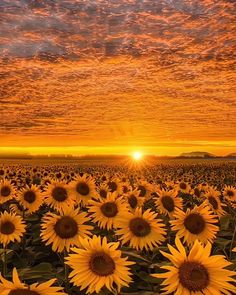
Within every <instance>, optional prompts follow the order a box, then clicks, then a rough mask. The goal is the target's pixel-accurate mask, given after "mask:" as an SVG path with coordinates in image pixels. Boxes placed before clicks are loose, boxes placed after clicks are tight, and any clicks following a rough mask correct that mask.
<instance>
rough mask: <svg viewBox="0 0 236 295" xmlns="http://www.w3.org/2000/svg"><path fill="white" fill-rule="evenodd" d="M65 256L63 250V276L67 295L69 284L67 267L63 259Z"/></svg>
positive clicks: (65, 252)
mask: <svg viewBox="0 0 236 295" xmlns="http://www.w3.org/2000/svg"><path fill="white" fill-rule="evenodd" d="M66 256H67V251H66V250H64V261H63V263H64V274H65V278H64V279H65V291H66V292H67V293H68V294H69V288H70V283H69V277H68V276H69V269H68V265H67V264H66V263H65V258H66Z"/></svg>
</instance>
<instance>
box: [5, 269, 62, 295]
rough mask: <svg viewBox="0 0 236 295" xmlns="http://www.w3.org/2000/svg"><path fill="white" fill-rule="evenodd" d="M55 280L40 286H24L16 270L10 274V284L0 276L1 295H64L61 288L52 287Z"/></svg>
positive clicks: (36, 284)
mask: <svg viewBox="0 0 236 295" xmlns="http://www.w3.org/2000/svg"><path fill="white" fill-rule="evenodd" d="M55 281H56V279H52V280H50V281H47V282H45V283H42V284H38V283H35V284H32V285H25V284H24V283H22V282H21V281H20V279H19V275H18V273H17V270H16V268H14V269H13V272H12V282H11V281H8V280H6V279H4V278H3V277H2V275H1V274H0V293H1V295H66V293H64V292H63V289H62V288H61V287H52V284H54V283H55Z"/></svg>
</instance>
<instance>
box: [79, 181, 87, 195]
mask: <svg viewBox="0 0 236 295" xmlns="http://www.w3.org/2000/svg"><path fill="white" fill-rule="evenodd" d="M76 191H77V193H79V194H80V195H82V196H87V195H88V194H89V186H88V185H87V183H85V182H80V183H78V184H77V186H76Z"/></svg>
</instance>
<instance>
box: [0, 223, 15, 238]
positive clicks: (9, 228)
mask: <svg viewBox="0 0 236 295" xmlns="http://www.w3.org/2000/svg"><path fill="white" fill-rule="evenodd" d="M14 230H15V225H14V224H13V223H12V222H11V221H5V222H2V224H1V228H0V232H1V233H2V234H4V235H11V234H12V233H14Z"/></svg>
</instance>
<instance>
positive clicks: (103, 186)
mask: <svg viewBox="0 0 236 295" xmlns="http://www.w3.org/2000/svg"><path fill="white" fill-rule="evenodd" d="M97 190H98V195H99V196H100V197H101V198H104V199H105V198H106V197H107V193H109V192H110V189H109V188H108V186H107V185H106V184H104V183H102V184H101V185H100V186H99V187H98V189H97Z"/></svg>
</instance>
